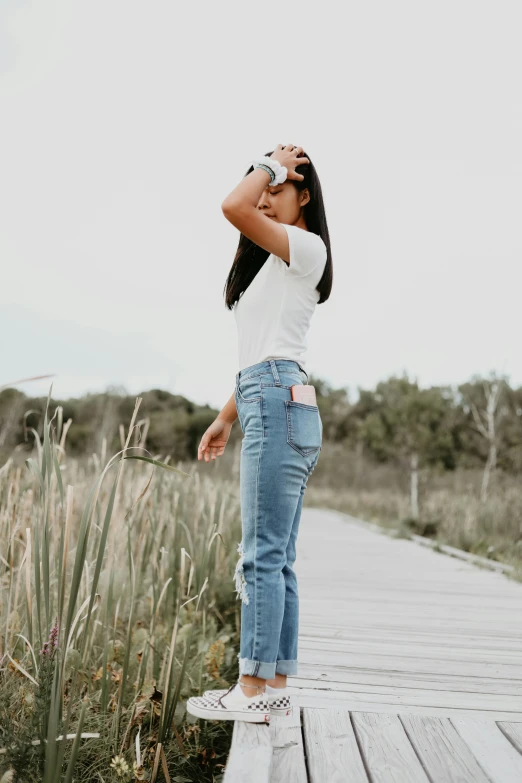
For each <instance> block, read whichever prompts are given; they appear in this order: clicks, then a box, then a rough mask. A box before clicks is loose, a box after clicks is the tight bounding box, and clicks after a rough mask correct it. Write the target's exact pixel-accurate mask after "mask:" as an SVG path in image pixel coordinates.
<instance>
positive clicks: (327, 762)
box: [303, 709, 368, 783]
mask: <svg viewBox="0 0 522 783" xmlns="http://www.w3.org/2000/svg"><path fill="white" fill-rule="evenodd" d="M303 732H304V738H305V746H306V755H307V758H308V770H309V782H310V783H326V781H328V783H345V782H346V781H350V783H368V776H367V775H366V772H365V769H364V765H363V762H362V759H361V754H360V752H359V748H358V746H357V740H356V738H355V733H354V730H353V726H352V723H351V721H350V715H349V713H348V712H347V711H345V710H338V709H323V710H312V709H305V710H303Z"/></svg>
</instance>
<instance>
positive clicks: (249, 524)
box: [187, 144, 332, 722]
mask: <svg viewBox="0 0 522 783" xmlns="http://www.w3.org/2000/svg"><path fill="white" fill-rule="evenodd" d="M222 210H223V213H224V215H225V217H226V218H227V220H229V221H230V222H231V223H232V224H233V225H234V226H235V227H236V228H237V229H239V231H240V232H241V236H240V239H239V246H238V249H237V252H236V256H235V258H234V263H233V264H232V268H231V270H230V272H229V275H228V278H227V283H226V295H225V299H226V305H227V307H228V308H229V309H232V308H234V314H235V318H236V323H237V330H238V346H239V372H238V373H237V375H236V388H235V391H234V394H233V395H232V396H231V398H230V400H229V401H228V402H227V404H226V405H225V407H224V408H223V410H222V411H221V412H220V414H219V416H218V417H217V418H216V420H215V421H214V422H213V423H212V424H211V426H210V427H209V428H208V430H207V431H206V432H205V434H204V435H203V437H202V439H201V443H200V446H199V449H198V459H203V458H204V459H205V461H206V462H209V460H210V459H215V458H216V457H217V456H220V455H221V454H223V452H224V450H225V446H226V443H227V441H228V438H229V435H230V431H231V428H232V424H233V422H234V421H235V420H236V418H239V422H240V426H241V429H242V431H243V434H244V438H243V442H242V448H241V464H240V495H241V517H242V541H241V542H240V544H239V546H238V551H239V554H240V558H239V562H238V564H237V567H236V572H235V577H234V578H235V585H236V590H237V593H238V598H241V600H242V604H241V645H240V653H239V656H238V657H239V675H240V676H239V679H238V681H237V682H236V683H234V685H233V686H232V687H231V688H230V689H229V690H228V691H224V690H221V691H220V690H211V691H206V692H205V693H204V695H203V696H198V697H193V698H191V699H189V701H188V703H187V710H188V712H189V713H190V714H192V715H195V716H198V717H203V718H210V719H212V720H218V719H220V718H223V719H228V720H246V721H250V722H265V721H268V720H269V719H270V713H271V712H272V714H280V715H284V714H288V713H289V711H290V708H291V702H290V696H289V693H288V690H287V688H286V677H287V675H295V674H297V640H298V628H299V602H298V593H297V579H296V575H295V572H294V570H293V564H294V562H295V557H296V550H295V545H296V538H297V531H298V527H299V520H300V517H301V509H302V504H303V496H304V492H305V489H306V484H307V480H308V477H309V476H310V474H311V473H312V471H313V469H314V467H315V465H316V464H317V460H318V458H319V453H320V451H321V446H322V432H323V427H322V422H321V417H320V414H319V408H318V406H317V405H310V404H306V403H303V402H299V401H295V400H293V399H292V391H291V387H292V386H294V385H296V386H298V385H302V384H308V374H307V372H306V348H307V345H306V333H307V331H308V328H309V325H310V320H311V317H312V315H313V312H314V309H315V305H316V304H320V303H322V302H325V301H326V300H327V299H328V297H329V295H330V291H331V287H332V260H331V251H330V239H329V234H328V227H327V223H326V216H325V211H324V205H323V198H322V193H321V186H320V183H319V179H318V176H317V173H316V171H315V168H314V166H313V164H312V162H311V161H310V159H309V158H308V157H307V156H306V155H305V154H304V152H303V149H302V147H295V146H294V145H292V144H287V145H286V146H283V145H282V144H279V145H278V146H277V148H276V149H275V150H274V151H273V152H272V153H268V154H267V155H266V156H265V157H263V158H260V159H259V160H256V161H253V166H251V167H250V169H249V170H248V172H247V174H246V176H245V177H244V178H243V180H242V181H241V182H240V183H239V185H238V186H237V187H236V188H235V189H234V190H233V191H232V193H230V195H229V196H227V198H226V199H225V201H224V202H223V204H222Z"/></svg>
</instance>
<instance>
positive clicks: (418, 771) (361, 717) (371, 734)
mask: <svg viewBox="0 0 522 783" xmlns="http://www.w3.org/2000/svg"><path fill="white" fill-rule="evenodd" d="M351 717H352V722H353V726H354V729H355V733H356V736H357V741H358V745H359V748H360V749H361V753H362V756H363V759H364V764H365V767H366V769H367V770H368V773H369V777H370V780H371V781H372V783H430V781H429V778H428V777H427V775H426V773H425V771H424V769H423V768H422V765H421V763H420V761H419V759H418V758H417V755H416V754H415V751H414V749H413V747H412V745H411V743H410V740H409V738H408V735H407V734H406V732H405V731H404V727H403V725H402V723H401V722H400V720H399V718H398V716H397V715H383V714H378V713H372V712H352V713H351ZM325 780H326V778H325Z"/></svg>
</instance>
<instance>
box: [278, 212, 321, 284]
mask: <svg viewBox="0 0 522 783" xmlns="http://www.w3.org/2000/svg"><path fill="white" fill-rule="evenodd" d="M281 225H283V226H284V227H285V228H286V233H287V234H288V244H289V246H290V266H289V267H288V272H289V274H292V275H297V276H299V277H304V276H305V275H308V274H310V272H313V271H314V270H315V269H316V268H317V267H318V266H319V265H321V266H322V267H324V265H325V263H326V257H327V253H326V245H325V244H324V242H323V240H322V239H321V237H320V236H318V234H314V233H313V232H312V231H305V230H304V228H299V226H291V225H289V224H287V223H282V224H281Z"/></svg>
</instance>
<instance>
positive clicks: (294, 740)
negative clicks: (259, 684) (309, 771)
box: [270, 706, 308, 783]
mask: <svg viewBox="0 0 522 783" xmlns="http://www.w3.org/2000/svg"><path fill="white" fill-rule="evenodd" d="M270 742H271V744H272V766H271V768H270V783H307V780H308V778H307V776H306V763H305V753H304V745H303V735H302V733H301V716H300V710H299V707H297V706H294V708H293V710H292V712H291V713H290V715H285V716H281V717H278V716H274V715H272V716H271V717H270Z"/></svg>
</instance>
